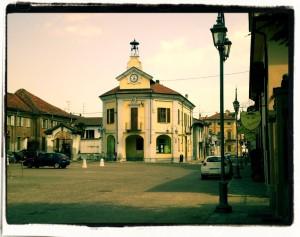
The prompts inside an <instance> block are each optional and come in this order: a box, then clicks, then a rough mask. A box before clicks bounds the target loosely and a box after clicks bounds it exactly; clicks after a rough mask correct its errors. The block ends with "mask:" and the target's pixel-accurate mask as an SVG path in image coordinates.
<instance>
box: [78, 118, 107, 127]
mask: <svg viewBox="0 0 300 237" xmlns="http://www.w3.org/2000/svg"><path fill="white" fill-rule="evenodd" d="M78 123H84V124H85V125H87V126H100V125H102V117H81V116H76V122H75V124H78Z"/></svg>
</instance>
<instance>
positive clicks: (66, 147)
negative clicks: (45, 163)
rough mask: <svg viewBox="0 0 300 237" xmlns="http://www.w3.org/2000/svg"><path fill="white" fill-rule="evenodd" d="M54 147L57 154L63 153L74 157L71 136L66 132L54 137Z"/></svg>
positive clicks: (60, 132)
mask: <svg viewBox="0 0 300 237" xmlns="http://www.w3.org/2000/svg"><path fill="white" fill-rule="evenodd" d="M53 142H54V146H53V150H54V151H55V152H61V153H64V154H66V155H67V156H69V157H72V145H73V144H72V143H73V140H72V138H71V134H70V133H68V132H66V131H59V132H58V133H56V135H55V136H54V140H53Z"/></svg>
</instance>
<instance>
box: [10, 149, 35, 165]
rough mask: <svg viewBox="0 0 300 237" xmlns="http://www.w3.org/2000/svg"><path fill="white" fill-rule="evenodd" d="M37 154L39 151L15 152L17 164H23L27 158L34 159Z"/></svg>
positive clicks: (25, 150) (24, 150)
mask: <svg viewBox="0 0 300 237" xmlns="http://www.w3.org/2000/svg"><path fill="white" fill-rule="evenodd" d="M37 154H38V152H37V151H34V150H27V149H23V150H20V151H17V152H13V155H14V160H15V163H19V162H23V161H24V160H25V159H27V158H34V157H36V156H37Z"/></svg>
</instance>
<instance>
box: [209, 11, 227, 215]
mask: <svg viewBox="0 0 300 237" xmlns="http://www.w3.org/2000/svg"><path fill="white" fill-rule="evenodd" d="M210 31H211V33H212V37H213V41H214V45H215V47H216V48H217V49H218V51H219V55H220V130H221V131H220V132H221V139H220V141H221V180H220V182H219V204H218V205H217V207H216V212H221V213H229V212H231V211H232V208H231V206H230V205H228V201H227V192H228V190H227V181H226V180H225V163H224V93H223V92H224V89H223V87H224V85H223V84H224V71H223V64H224V61H225V60H226V59H227V58H228V57H229V52H230V47H231V42H230V41H229V40H228V39H227V37H226V32H227V28H226V27H225V19H224V14H223V13H218V17H217V23H216V24H215V25H213V27H212V28H211V29H210Z"/></svg>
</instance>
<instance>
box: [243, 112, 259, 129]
mask: <svg viewBox="0 0 300 237" xmlns="http://www.w3.org/2000/svg"><path fill="white" fill-rule="evenodd" d="M241 122H242V125H243V126H244V127H245V128H246V129H248V130H251V131H252V130H254V129H256V128H257V127H258V126H259V125H260V122H261V116H260V112H258V111H257V112H241Z"/></svg>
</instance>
